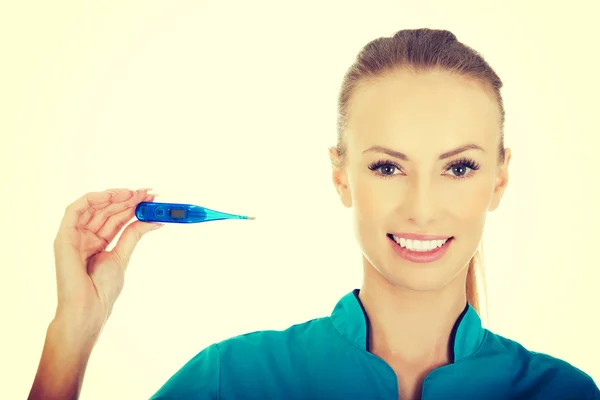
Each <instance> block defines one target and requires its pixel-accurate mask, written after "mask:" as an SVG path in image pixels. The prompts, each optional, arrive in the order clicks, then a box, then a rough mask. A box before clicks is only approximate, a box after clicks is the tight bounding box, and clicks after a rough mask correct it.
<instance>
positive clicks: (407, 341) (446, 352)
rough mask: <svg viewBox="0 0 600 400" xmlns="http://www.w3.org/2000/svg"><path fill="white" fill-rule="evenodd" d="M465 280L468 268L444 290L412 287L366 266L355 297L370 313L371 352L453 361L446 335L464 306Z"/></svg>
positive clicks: (405, 358) (432, 361)
mask: <svg viewBox="0 0 600 400" xmlns="http://www.w3.org/2000/svg"><path fill="white" fill-rule="evenodd" d="M369 269H370V271H368V270H369ZM465 283H466V268H465V272H464V273H461V274H460V275H459V276H457V277H456V279H455V280H454V281H453V282H451V283H450V284H448V285H447V286H446V287H445V288H443V289H440V290H437V291H414V290H410V289H406V288H402V287H399V286H396V285H394V284H392V283H390V282H389V281H387V280H385V278H383V277H382V276H381V275H380V274H379V273H378V272H377V271H375V270H374V268H373V267H371V266H366V267H365V280H364V283H363V287H362V289H361V291H360V294H359V298H360V300H361V302H362V304H363V307H364V308H365V311H366V313H367V315H368V317H369V331H370V335H369V336H370V339H369V340H370V343H369V346H370V350H371V352H372V353H374V354H377V355H380V356H382V357H383V358H390V359H396V360H398V361H401V362H403V363H409V364H421V365H422V364H436V365H443V364H448V363H450V362H452V350H453V349H452V348H451V343H450V336H451V333H452V330H453V328H454V325H455V323H456V320H457V319H458V317H459V316H460V314H461V313H462V312H463V311H464V309H465V306H466V302H467V299H466V291H465Z"/></svg>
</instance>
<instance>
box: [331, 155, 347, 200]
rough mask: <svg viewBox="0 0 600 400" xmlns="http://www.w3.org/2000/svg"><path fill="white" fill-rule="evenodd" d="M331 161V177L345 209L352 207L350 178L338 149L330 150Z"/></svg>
mask: <svg viewBox="0 0 600 400" xmlns="http://www.w3.org/2000/svg"><path fill="white" fill-rule="evenodd" d="M329 159H330V160H331V177H332V180H333V185H334V187H335V190H336V192H337V193H338V195H339V196H340V200H341V201H342V204H343V205H344V206H345V207H348V208H349V207H352V196H351V194H350V188H349V185H348V176H347V174H346V169H345V167H344V163H343V162H342V161H343V160H342V157H341V156H340V154H339V153H338V150H337V148H336V147H330V148H329Z"/></svg>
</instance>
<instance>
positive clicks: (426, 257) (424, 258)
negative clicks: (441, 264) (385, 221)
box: [387, 236, 454, 264]
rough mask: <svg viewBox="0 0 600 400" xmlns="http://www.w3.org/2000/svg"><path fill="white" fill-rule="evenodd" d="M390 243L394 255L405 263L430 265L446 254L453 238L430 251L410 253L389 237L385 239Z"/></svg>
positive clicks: (410, 251)
mask: <svg viewBox="0 0 600 400" xmlns="http://www.w3.org/2000/svg"><path fill="white" fill-rule="evenodd" d="M387 238H388V240H389V241H390V242H391V244H392V247H393V249H394V251H395V252H396V254H398V255H399V256H400V257H402V258H403V259H405V260H406V261H410V262H414V263H421V264H424V263H430V262H434V261H437V260H439V259H440V258H442V257H443V256H444V254H446V252H447V251H448V248H449V247H450V244H452V242H453V241H454V238H450V239H448V240H447V241H446V243H444V245H443V246H442V247H438V248H436V249H434V250H431V251H412V250H409V249H407V248H406V247H402V246H400V245H399V244H398V243H396V242H395V241H394V239H391V238H390V237H389V236H388V237H387Z"/></svg>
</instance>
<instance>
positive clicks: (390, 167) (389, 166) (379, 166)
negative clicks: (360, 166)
mask: <svg viewBox="0 0 600 400" xmlns="http://www.w3.org/2000/svg"><path fill="white" fill-rule="evenodd" d="M369 169H370V170H371V171H376V172H377V174H378V175H380V176H382V177H386V178H387V177H390V176H393V175H397V174H398V173H400V170H401V168H400V166H399V165H397V164H396V163H393V162H391V161H386V160H380V161H376V162H374V163H372V164H370V165H369Z"/></svg>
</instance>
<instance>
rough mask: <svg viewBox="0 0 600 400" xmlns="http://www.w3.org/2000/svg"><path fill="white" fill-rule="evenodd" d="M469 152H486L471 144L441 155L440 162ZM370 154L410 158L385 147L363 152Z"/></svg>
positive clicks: (406, 159)
mask: <svg viewBox="0 0 600 400" xmlns="http://www.w3.org/2000/svg"><path fill="white" fill-rule="evenodd" d="M467 150H481V151H484V150H483V148H481V147H480V146H477V145H476V144H473V143H470V144H466V145H464V146H460V147H457V148H456V149H454V150H450V151H447V152H445V153H442V154H440V156H439V157H438V160H443V159H445V158H448V157H452V156H455V155H457V154H460V153H462V152H464V151H467ZM368 152H377V153H385V154H387V155H389V156H392V157H394V158H399V159H400V160H404V161H408V157H407V156H406V154H404V153H400V152H399V151H396V150H392V149H389V148H387V147H383V146H373V147H369V148H368V149H367V150H365V151H363V154H364V153H368Z"/></svg>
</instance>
